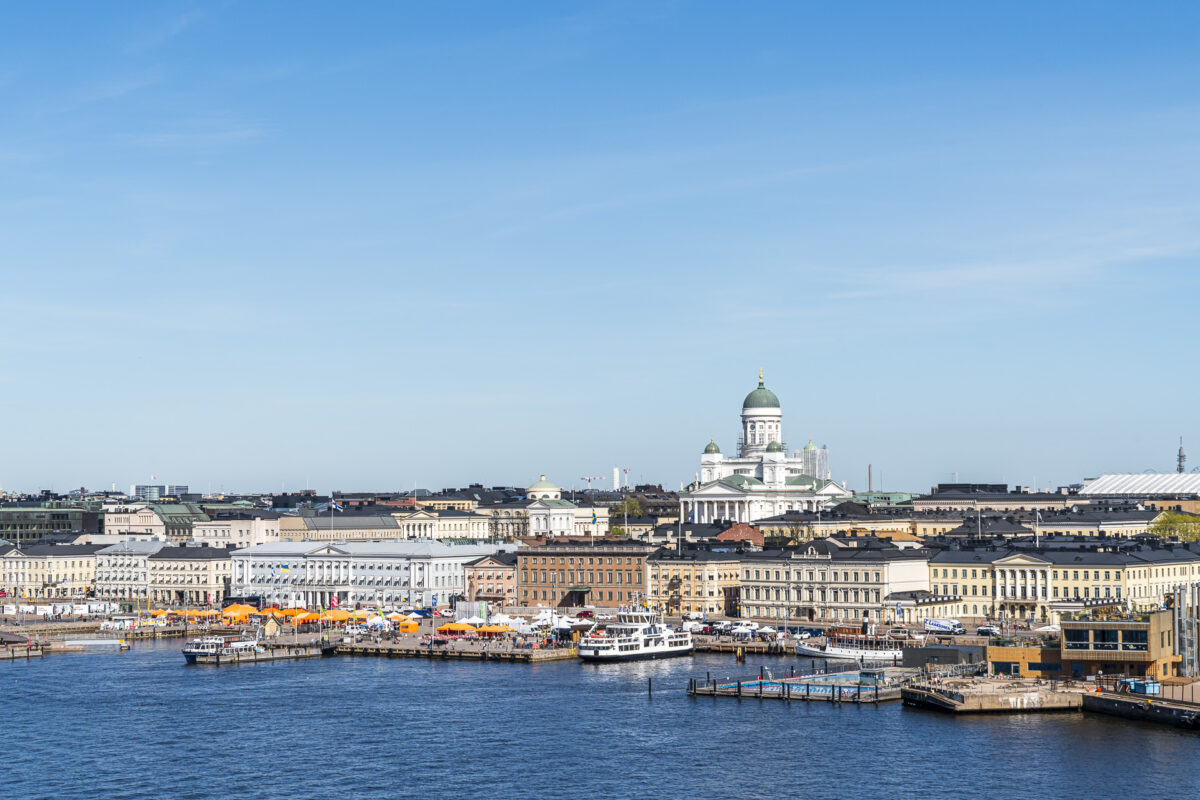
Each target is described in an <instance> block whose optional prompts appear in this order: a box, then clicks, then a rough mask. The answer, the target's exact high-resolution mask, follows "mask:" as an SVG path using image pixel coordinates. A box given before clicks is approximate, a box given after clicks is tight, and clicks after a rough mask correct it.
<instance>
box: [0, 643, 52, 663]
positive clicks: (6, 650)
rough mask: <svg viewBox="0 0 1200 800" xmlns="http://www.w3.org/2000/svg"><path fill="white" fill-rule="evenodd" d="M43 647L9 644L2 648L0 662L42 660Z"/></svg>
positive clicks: (0, 649)
mask: <svg viewBox="0 0 1200 800" xmlns="http://www.w3.org/2000/svg"><path fill="white" fill-rule="evenodd" d="M41 657H42V647H41V645H38V644H33V645H29V646H26V645H23V644H21V645H16V644H9V645H4V646H3V647H2V648H0V661H17V660H25V659H30V658H41Z"/></svg>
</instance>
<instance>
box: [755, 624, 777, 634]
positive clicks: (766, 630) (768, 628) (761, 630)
mask: <svg viewBox="0 0 1200 800" xmlns="http://www.w3.org/2000/svg"><path fill="white" fill-rule="evenodd" d="M774 632H775V629H774V628H772V627H771V626H770V625H767V626H766V627H763V628H759V629H758V630H757V631H755V633H774Z"/></svg>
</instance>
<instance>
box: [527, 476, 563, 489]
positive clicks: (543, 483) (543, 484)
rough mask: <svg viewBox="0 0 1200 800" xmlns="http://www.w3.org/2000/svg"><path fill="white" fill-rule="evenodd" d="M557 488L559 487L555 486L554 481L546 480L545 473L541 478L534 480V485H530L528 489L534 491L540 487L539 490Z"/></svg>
mask: <svg viewBox="0 0 1200 800" xmlns="http://www.w3.org/2000/svg"><path fill="white" fill-rule="evenodd" d="M557 488H558V487H557V486H555V485H554V484H553V483H551V482H550V481H548V480H546V476H545V475H543V476H541V478H539V479H538V480H536V481H534V482H533V485H532V486H530V487H529V489H528V490H527V491H533V490H535V489H538V490H541V489H550V490H554V489H557Z"/></svg>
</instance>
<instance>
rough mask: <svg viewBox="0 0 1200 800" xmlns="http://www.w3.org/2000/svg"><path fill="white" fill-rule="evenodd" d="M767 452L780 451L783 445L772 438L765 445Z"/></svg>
mask: <svg viewBox="0 0 1200 800" xmlns="http://www.w3.org/2000/svg"><path fill="white" fill-rule="evenodd" d="M767 452H768V453H782V452H783V445H781V444H780V443H779V442H777V441H775V440H774V439H772V440H771V443H770V444H768V445H767Z"/></svg>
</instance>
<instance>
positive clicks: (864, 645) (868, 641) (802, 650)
mask: <svg viewBox="0 0 1200 800" xmlns="http://www.w3.org/2000/svg"><path fill="white" fill-rule="evenodd" d="M903 648H904V644H903V642H900V641H898V640H896V639H893V638H892V637H890V636H866V635H861V634H849V633H845V632H838V631H831V632H830V633H828V634H826V637H825V641H824V642H823V643H821V644H813V643H811V642H808V641H799V642H796V655H798V656H809V657H810V658H828V659H834V660H844V661H858V662H860V663H864V664H867V663H875V664H880V663H887V662H894V661H899V660H900V659H901V658H903V657H904V650H903Z"/></svg>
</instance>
